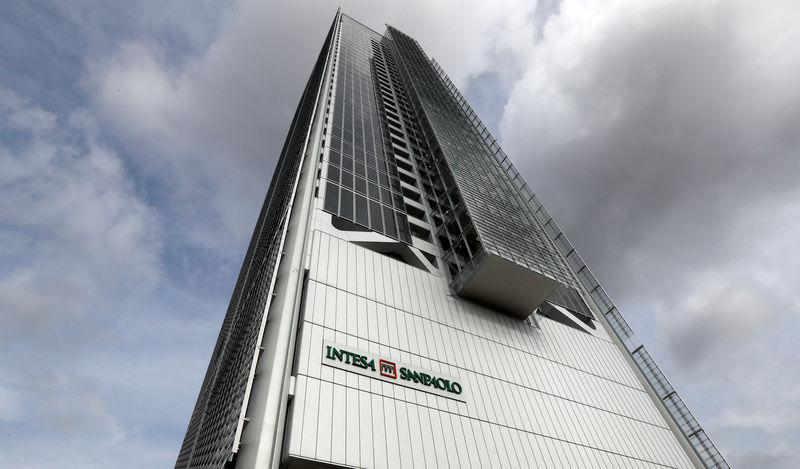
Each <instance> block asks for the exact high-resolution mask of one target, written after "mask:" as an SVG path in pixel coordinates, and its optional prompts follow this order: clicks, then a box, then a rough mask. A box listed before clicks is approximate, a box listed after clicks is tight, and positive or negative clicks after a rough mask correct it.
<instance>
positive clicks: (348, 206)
mask: <svg viewBox="0 0 800 469" xmlns="http://www.w3.org/2000/svg"><path fill="white" fill-rule="evenodd" d="M340 198H341V201H342V203H341V210H340V215H341V216H342V218H347V219H348V220H353V193H352V192H350V191H348V190H347V189H342V192H341V194H340Z"/></svg>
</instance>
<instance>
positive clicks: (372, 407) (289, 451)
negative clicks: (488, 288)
mask: <svg viewBox="0 0 800 469" xmlns="http://www.w3.org/2000/svg"><path fill="white" fill-rule="evenodd" d="M316 213H317V215H320V214H321V212H319V211H317V212H316ZM317 226H318V227H319V225H317ZM326 231H327V230H326ZM326 231H321V230H319V229H318V230H317V231H315V233H314V238H313V242H312V245H311V251H310V252H309V253H308V258H307V259H308V269H309V281H308V286H307V289H306V292H305V305H304V308H303V312H302V314H303V320H302V321H301V328H300V330H299V347H298V355H297V356H296V368H295V376H296V380H297V381H296V388H295V394H294V396H293V401H292V406H291V409H290V411H289V416H288V421H289V429H288V431H287V435H286V440H285V447H284V454H285V455H286V457H287V458H288V459H289V460H292V459H297V460H299V459H302V460H305V461H319V462H324V463H327V464H333V465H345V466H350V467H397V468H405V467H408V468H410V467H459V468H460V467H548V468H552V467H556V468H558V467H574V468H588V467H591V468H640V467H653V468H657V467H680V468H689V467H693V465H692V462H691V461H690V460H689V458H688V457H687V455H686V453H685V452H684V450H683V449H682V448H681V446H680V445H679V443H678V440H677V438H676V437H675V435H674V433H673V432H672V430H670V427H669V425H668V424H667V422H666V421H665V420H664V417H663V416H662V415H661V414H660V413H659V412H658V410H657V408H656V406H655V404H654V403H653V401H652V400H651V398H650V396H649V395H648V393H647V392H646V391H645V390H644V388H643V387H642V384H641V383H640V381H639V380H638V379H637V377H636V375H635V373H634V371H633V370H632V369H631V368H630V365H629V364H628V362H627V361H626V360H625V358H624V355H623V351H621V350H620V349H619V348H618V346H617V345H616V344H615V343H614V342H612V341H611V340H608V339H607V338H604V337H598V336H593V335H590V334H587V333H584V332H581V331H578V330H576V329H573V328H570V327H567V326H564V325H562V324H559V323H557V322H554V321H550V320H548V319H545V318H541V319H540V320H539V327H534V326H532V325H530V324H529V323H528V322H526V321H519V320H516V319H513V318H510V317H508V316H506V315H502V314H498V313H497V312H495V311H492V310H489V309H486V308H483V307H480V306H478V305H476V304H473V303H470V302H468V301H464V300H462V299H460V298H457V297H453V296H451V295H450V292H449V290H448V287H447V283H446V278H445V277H442V276H440V275H433V274H431V273H427V272H425V271H423V270H422V269H418V268H414V267H411V266H409V265H407V264H404V263H403V262H400V261H398V260H395V259H391V258H389V257H387V256H384V255H381V254H378V253H375V252H373V251H370V250H369V249H365V248H363V247H361V246H358V245H356V244H354V243H351V242H348V241H346V240H344V239H342V238H340V237H339V236H338V235H339V232H337V231H336V230H333V229H331V230H330V231H327V232H326ZM332 342H335V343H337V344H341V345H342V346H347V347H350V348H352V349H353V350H359V351H363V352H365V353H364V354H365V355H366V354H367V353H369V354H371V355H373V356H376V357H392V358H396V359H398V361H401V362H403V363H408V364H410V365H413V366H416V367H418V368H420V369H425V370H430V371H431V372H432V373H434V374H436V373H438V374H441V375H443V376H452V377H458V378H459V379H460V380H461V383H462V384H463V386H464V388H465V389H469V390H470V391H469V399H467V400H466V402H459V401H455V400H453V399H447V398H444V397H441V396H437V395H434V394H431V393H429V392H422V391H420V390H416V389H411V388H407V387H403V386H397V385H393V384H390V383H387V382H384V381H381V380H378V379H372V378H369V377H366V376H361V375H359V374H357V373H352V372H350V371H344V370H342V369H338V368H333V367H330V366H325V365H323V363H322V360H321V359H320V354H321V353H322V350H323V347H324V346H325V344H326V343H332Z"/></svg>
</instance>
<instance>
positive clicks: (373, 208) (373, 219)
mask: <svg viewBox="0 0 800 469" xmlns="http://www.w3.org/2000/svg"><path fill="white" fill-rule="evenodd" d="M369 226H370V227H371V228H372V229H373V230H375V231H379V232H381V233H383V220H382V218H381V205H380V204H379V203H377V202H375V201H374V200H370V201H369Z"/></svg>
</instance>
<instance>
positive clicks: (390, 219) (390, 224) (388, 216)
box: [383, 207, 397, 238]
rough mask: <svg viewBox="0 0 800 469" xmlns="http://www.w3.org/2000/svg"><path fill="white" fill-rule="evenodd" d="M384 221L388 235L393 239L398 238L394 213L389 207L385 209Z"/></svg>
mask: <svg viewBox="0 0 800 469" xmlns="http://www.w3.org/2000/svg"><path fill="white" fill-rule="evenodd" d="M383 220H384V222H385V226H384V228H385V229H386V234H387V235H389V236H390V237H392V238H397V228H396V227H395V224H394V212H393V211H392V209H390V208H389V207H383Z"/></svg>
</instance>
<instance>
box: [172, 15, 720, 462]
mask: <svg viewBox="0 0 800 469" xmlns="http://www.w3.org/2000/svg"><path fill="white" fill-rule="evenodd" d="M175 466H176V467H177V468H184V467H244V468H255V467H258V468H264V467H291V468H315V467H339V466H342V467H457V468H460V467H547V468H552V467H575V468H589V467H591V468H628V467H631V468H633V467H635V468H639V467H680V468H690V467H714V468H727V467H728V465H727V463H726V462H725V460H724V459H723V458H722V456H721V455H720V453H719V452H718V451H717V449H716V448H715V447H714V445H713V444H712V443H711V441H710V440H709V438H708V437H707V436H706V434H705V432H704V431H703V429H702V428H701V427H700V425H699V424H698V422H697V421H696V420H695V418H694V417H693V416H692V414H691V413H690V412H689V410H688V409H687V407H686V406H685V405H684V403H683V401H682V400H681V399H680V397H679V396H678V395H677V394H676V392H675V390H674V389H673V388H672V387H671V386H670V384H669V382H668V381H667V380H666V378H665V377H664V375H663V374H662V373H661V371H660V370H659V368H658V367H657V366H656V365H655V363H654V362H653V360H652V359H651V358H650V356H649V354H648V353H647V351H646V350H645V349H644V347H643V346H642V344H641V343H639V342H638V339H637V338H636V336H635V335H634V334H633V332H632V331H631V329H630V327H629V326H628V325H627V323H626V322H625V320H624V319H623V317H622V316H621V315H620V313H619V312H618V311H617V309H616V307H615V306H614V304H613V303H612V302H611V300H609V298H608V296H607V295H606V294H605V292H604V291H603V289H602V287H600V286H599V284H598V283H597V280H595V278H594V276H593V275H592V274H591V272H589V270H588V268H587V267H586V265H585V264H584V263H583V261H582V260H581V258H580V257H579V256H578V254H577V253H576V251H575V249H574V248H573V247H572V245H571V244H570V243H569V241H568V240H567V239H566V237H565V236H564V234H563V233H562V232H561V230H560V229H559V228H558V226H557V225H556V224H555V222H554V221H553V219H552V218H551V217H550V216H549V214H548V213H547V211H546V210H545V209H544V208H543V207H542V205H541V203H540V202H539V200H538V199H537V198H536V196H535V195H534V194H533V192H532V191H531V190H530V188H529V187H528V185H527V184H526V183H525V181H524V180H523V179H522V177H521V176H520V175H519V174H518V173H517V171H516V169H515V168H514V166H513V165H512V164H511V161H510V160H509V159H508V157H507V156H506V154H505V153H504V152H503V151H502V149H500V147H499V146H498V144H497V142H496V141H495V140H494V138H493V137H492V136H491V135H490V133H489V132H488V131H487V129H486V127H484V125H483V124H482V123H481V121H480V120H479V119H478V118H477V116H476V115H475V113H474V112H473V110H472V109H471V108H470V106H469V105H468V104H467V102H466V101H465V100H464V98H463V97H462V95H461V94H460V93H459V92H458V90H457V89H456V88H455V86H454V85H453V83H452V82H451V81H450V80H449V79H448V77H447V75H446V74H445V73H444V71H443V70H442V68H441V67H440V66H439V65H438V64H437V63H436V62H435V61H433V60H432V59H429V58H428V57H427V56H426V54H425V53H424V52H423V50H422V48H421V47H420V46H419V44H418V43H417V42H416V41H415V40H414V39H412V38H411V37H409V36H407V35H406V34H404V33H402V32H400V31H398V30H397V29H395V28H393V27H391V26H389V27H387V29H386V32H385V33H384V34H383V35H381V34H379V33H377V32H375V31H373V30H371V29H370V28H368V27H366V26H364V25H362V24H360V23H359V22H357V21H355V20H354V19H352V18H350V17H348V16H346V15H344V14H341V13H337V15H336V17H335V19H334V21H333V24H332V25H331V28H330V30H329V32H328V35H327V37H326V39H325V42H324V44H323V47H322V51H321V52H320V54H319V57H318V58H317V61H316V63H315V65H314V68H313V70H312V72H311V77H310V78H309V81H308V83H307V85H306V87H305V90H304V91H303V95H302V97H301V99H300V104H299V105H298V108H297V111H296V113H295V116H294V119H293V121H292V124H291V128H290V130H289V135H288V136H287V138H286V143H285V144H284V147H283V150H282V152H281V155H280V159H279V161H278V163H277V167H276V169H275V174H274V176H273V178H272V182H271V184H270V187H269V191H268V192H267V197H266V200H265V202H264V205H263V208H262V210H261V213H260V215H259V218H258V222H257V224H256V228H255V231H254V233H253V237H252V241H251V243H250V247H249V248H248V251H247V254H246V257H245V260H244V264H243V266H242V269H241V272H240V274H239V279H238V281H237V283H236V286H235V288H234V292H233V297H232V299H231V302H230V306H229V308H228V311H227V313H226V315H225V319H224V321H223V324H222V329H221V331H220V335H219V338H218V340H217V343H216V346H215V348H214V351H213V354H212V357H211V362H210V364H209V367H208V371H207V373H206V376H205V379H204V381H203V385H202V387H201V390H200V395H199V396H198V399H197V404H196V405H195V409H194V411H193V413H192V416H191V419H190V422H189V427H188V429H187V432H186V437H185V439H184V442H183V445H182V447H181V450H180V453H179V455H178V460H177V462H176V465H175Z"/></svg>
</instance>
